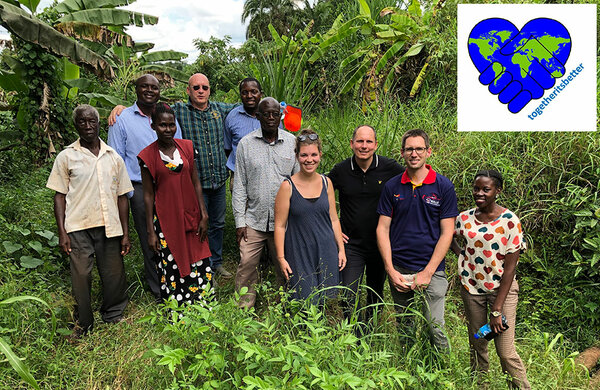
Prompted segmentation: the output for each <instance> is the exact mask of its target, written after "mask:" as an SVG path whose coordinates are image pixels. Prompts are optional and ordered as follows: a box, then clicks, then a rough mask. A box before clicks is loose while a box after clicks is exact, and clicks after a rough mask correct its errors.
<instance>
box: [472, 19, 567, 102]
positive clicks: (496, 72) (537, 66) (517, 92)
mask: <svg viewBox="0 0 600 390" xmlns="http://www.w3.org/2000/svg"><path fill="white" fill-rule="evenodd" d="M468 48H469V56H470V57H471V61H473V64H474V65H475V67H476V68H477V70H478V71H479V72H480V75H479V82H480V83H481V84H483V85H489V87H488V89H489V91H490V93H492V94H494V95H498V100H500V102H501V103H502V104H507V105H508V110H509V111H510V112H512V113H514V114H516V113H518V112H519V111H521V110H522V109H523V107H525V106H526V105H527V104H528V103H529V102H530V101H531V100H533V99H539V98H541V97H542V96H544V91H545V90H547V89H550V88H552V87H553V86H554V83H555V79H556V78H559V77H562V76H563V75H564V74H565V72H566V68H565V64H566V62H567V59H568V58H569V54H570V53H571V35H570V34H569V31H568V30H567V29H566V28H565V26H563V25H562V24H561V23H560V22H558V21H556V20H554V19H548V18H538V19H533V20H530V21H529V22H527V23H526V24H525V25H524V26H523V28H522V29H521V30H520V31H519V30H518V29H517V28H516V27H515V25H514V24H512V23H511V22H509V21H508V20H506V19H500V18H491V19H485V20H482V21H481V22H479V23H477V25H475V27H473V29H472V30H471V33H470V34H469V41H468Z"/></svg>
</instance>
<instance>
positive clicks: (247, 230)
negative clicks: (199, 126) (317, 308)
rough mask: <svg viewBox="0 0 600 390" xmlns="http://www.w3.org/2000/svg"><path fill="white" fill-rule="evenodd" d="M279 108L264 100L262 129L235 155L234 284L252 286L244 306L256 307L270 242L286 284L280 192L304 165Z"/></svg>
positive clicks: (259, 113)
mask: <svg viewBox="0 0 600 390" xmlns="http://www.w3.org/2000/svg"><path fill="white" fill-rule="evenodd" d="M280 109H281V108H280V105H279V102H278V101H277V100H275V99H273V98H272V97H267V98H264V99H263V100H261V101H260V103H259V104H258V110H257V112H256V117H257V118H258V120H259V121H260V126H261V127H260V128H259V129H257V130H254V131H253V132H251V133H250V134H248V135H246V136H245V137H243V138H242V139H241V140H240V142H239V144H238V146H237V153H236V156H235V175H234V177H233V193H232V196H231V201H232V205H233V216H234V218H235V227H236V236H237V241H238V244H239V246H240V264H239V266H238V269H237V273H236V275H235V288H236V291H239V290H241V288H242V287H247V288H248V293H247V294H245V295H243V296H242V297H241V298H240V302H239V303H238V305H239V306H240V307H245V308H250V307H253V306H254V303H255V302H256V290H255V288H254V285H255V284H256V283H258V281H259V272H258V266H259V263H260V257H261V252H262V250H263V248H264V247H265V245H267V246H268V248H269V254H270V255H271V259H272V261H273V263H274V265H275V272H276V274H277V280H278V282H279V283H283V274H282V273H281V271H280V269H279V265H278V264H279V263H278V261H277V258H276V255H277V254H276V252H275V241H274V235H273V232H274V228H275V195H277V191H278V190H279V186H280V185H281V182H282V181H283V180H284V179H285V177H286V176H291V175H293V174H294V173H296V172H298V170H299V169H300V168H299V166H298V162H297V160H296V156H295V153H294V149H295V147H296V137H294V136H293V135H292V134H290V133H288V132H287V131H285V130H283V129H280V128H279V124H280V121H281V111H280Z"/></svg>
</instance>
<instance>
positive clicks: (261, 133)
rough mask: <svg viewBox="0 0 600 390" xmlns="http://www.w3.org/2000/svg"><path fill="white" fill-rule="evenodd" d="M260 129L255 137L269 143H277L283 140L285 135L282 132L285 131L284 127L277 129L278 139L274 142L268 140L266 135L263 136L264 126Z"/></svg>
mask: <svg viewBox="0 0 600 390" xmlns="http://www.w3.org/2000/svg"><path fill="white" fill-rule="evenodd" d="M258 130H259V131H258V132H257V133H256V134H255V137H256V138H260V139H262V140H263V141H265V142H266V143H268V144H275V143H279V142H283V136H282V134H281V132H282V131H285V130H283V129H282V128H278V129H277V139H276V140H275V141H273V142H268V141H267V140H266V139H265V137H264V136H263V131H262V128H261V129H258Z"/></svg>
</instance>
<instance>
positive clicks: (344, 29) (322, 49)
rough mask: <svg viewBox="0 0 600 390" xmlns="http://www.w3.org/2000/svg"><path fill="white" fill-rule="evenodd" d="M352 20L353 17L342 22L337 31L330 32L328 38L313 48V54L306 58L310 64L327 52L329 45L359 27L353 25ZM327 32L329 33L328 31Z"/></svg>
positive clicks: (352, 32)
mask: <svg viewBox="0 0 600 390" xmlns="http://www.w3.org/2000/svg"><path fill="white" fill-rule="evenodd" d="M354 21H355V19H351V20H349V21H347V22H346V23H344V24H342V25H341V26H339V28H337V31H336V32H335V33H333V34H331V35H330V36H329V38H327V39H326V40H324V41H323V42H321V44H320V45H319V47H318V48H317V50H315V52H314V53H313V55H312V56H311V57H310V58H309V59H308V62H310V63H311V64H312V63H313V62H315V61H316V60H318V59H319V58H321V57H322V56H323V55H324V54H325V53H326V52H327V48H328V47H329V46H331V45H333V44H334V43H336V42H339V41H341V40H343V39H344V38H346V37H348V36H350V35H352V34H354V32H355V31H356V30H358V29H359V28H360V27H355V26H353V24H354ZM327 34H328V35H329V32H328V33H327Z"/></svg>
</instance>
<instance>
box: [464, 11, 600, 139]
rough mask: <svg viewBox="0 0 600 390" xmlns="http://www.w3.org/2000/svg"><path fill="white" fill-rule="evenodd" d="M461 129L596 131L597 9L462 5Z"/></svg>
mask: <svg viewBox="0 0 600 390" xmlns="http://www.w3.org/2000/svg"><path fill="white" fill-rule="evenodd" d="M457 23H458V48H457V49H458V50H457V53H458V62H457V66H458V68H457V73H458V131H594V130H596V120H597V119H596V106H597V102H596V98H597V79H596V29H597V28H596V5H595V4H577V5H570V4H562V5H555V4H550V5H546V4H491V5H486V4H459V5H458V21H457Z"/></svg>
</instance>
